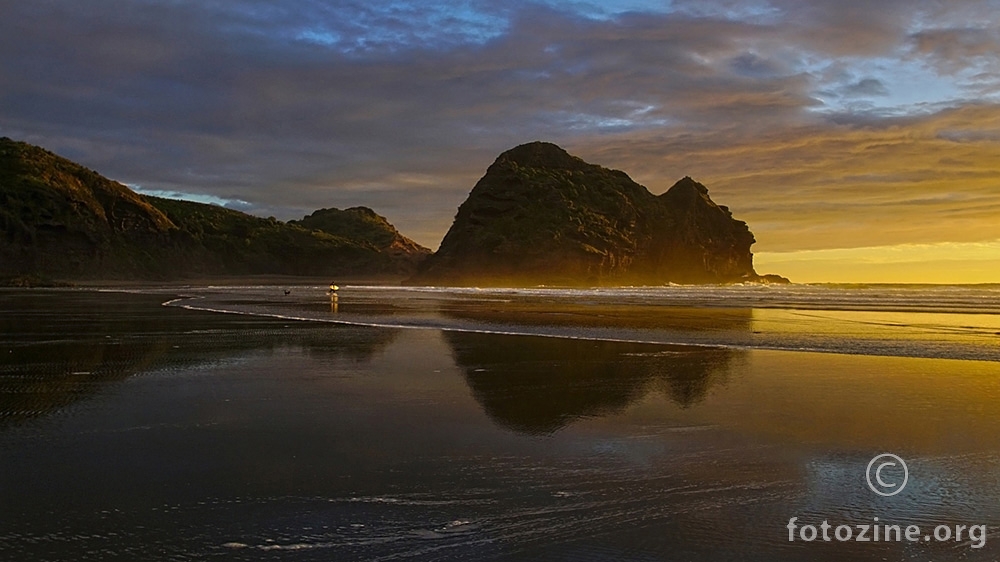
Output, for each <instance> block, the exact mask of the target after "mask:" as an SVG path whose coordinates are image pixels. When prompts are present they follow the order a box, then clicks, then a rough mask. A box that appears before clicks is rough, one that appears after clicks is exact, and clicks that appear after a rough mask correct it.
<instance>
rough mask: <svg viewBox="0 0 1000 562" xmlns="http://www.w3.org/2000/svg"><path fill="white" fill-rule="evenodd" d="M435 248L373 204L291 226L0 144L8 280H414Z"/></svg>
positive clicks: (1, 270) (1, 273)
mask: <svg viewBox="0 0 1000 562" xmlns="http://www.w3.org/2000/svg"><path fill="white" fill-rule="evenodd" d="M338 220H341V222H342V224H341V222H338ZM429 253H430V251H429V250H427V249H426V248H422V247H421V246H419V245H417V244H415V243H413V242H412V241H410V240H409V239H407V238H404V237H403V236H401V235H400V234H399V233H398V232H397V231H396V229H395V228H393V227H392V225H390V224H389V223H388V222H387V221H386V220H385V219H384V218H382V217H380V216H378V215H376V214H375V212H374V211H372V210H371V209H365V208H363V207H357V208H354V209H348V210H347V211H338V210H336V209H324V210H321V211H318V212H317V213H314V214H313V215H310V217H306V218H305V219H303V220H302V221H299V222H296V221H292V222H291V223H287V224H286V223H284V222H281V221H278V220H275V219H273V218H270V219H264V218H260V217H254V216H251V215H248V214H246V213H241V212H238V211H234V210H231V209H226V208H223V207H219V206H216V205H206V204H202V203H194V202H191V201H178V200H172V199H161V198H157V197H147V196H143V195H140V194H138V193H135V192H134V191H132V190H130V189H128V188H127V187H125V186H124V185H122V184H120V183H118V182H114V181H111V180H109V179H107V178H104V177H102V176H101V175H99V174H98V173H96V172H94V171H93V170H89V169H87V168H84V167H83V166H80V165H78V164H75V163H73V162H71V161H69V160H66V159H65V158H61V157H59V156H57V155H55V154H53V153H51V152H49V151H47V150H44V149H42V148H39V147H36V146H32V145H30V144H26V143H23V142H15V141H12V140H10V139H8V138H2V139H0V281H2V280H4V279H5V278H6V279H7V280H8V282H9V280H10V279H12V278H18V277H24V276H28V277H43V278H58V279H79V278H100V279H168V278H178V277H191V276H211V275H247V274H280V275H324V276H326V275H337V276H348V275H358V276H371V275H402V276H407V275H411V274H412V273H413V271H415V268H416V265H417V264H418V263H419V262H420V261H421V260H422V259H423V258H424V257H426V256H427V254H429Z"/></svg>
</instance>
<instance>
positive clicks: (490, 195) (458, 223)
mask: <svg viewBox="0 0 1000 562" xmlns="http://www.w3.org/2000/svg"><path fill="white" fill-rule="evenodd" d="M753 243H754V237H753V234H752V233H751V232H750V230H749V228H748V227H747V225H746V223H744V222H742V221H739V220H736V219H734V218H733V216H732V213H730V212H729V209H727V208H726V207H720V206H718V205H716V204H715V203H714V202H713V201H712V199H711V198H710V197H709V196H708V189H707V188H705V186H704V185H702V184H700V183H698V182H696V181H694V180H693V179H691V178H688V177H686V178H684V179H682V180H680V181H678V182H677V183H676V184H675V185H674V186H673V187H671V188H670V189H669V190H668V191H667V192H666V193H664V194H662V195H660V196H654V195H653V194H651V193H650V192H649V191H648V190H647V189H646V188H645V187H643V186H641V185H639V184H637V183H635V182H634V181H632V179H631V178H629V177H628V175H626V174H625V173H624V172H621V171H618V170H609V169H606V168H602V167H601V166H596V165H593V164H588V163H586V162H584V161H583V160H581V159H580V158H577V157H575V156H572V155H570V154H568V153H567V152H566V151H565V150H563V149H561V148H559V147H558V146H556V145H554V144H551V143H543V142H533V143H529V144H525V145H521V146H518V147H516V148H513V149H511V150H508V151H507V152H504V153H503V154H501V155H500V156H499V157H498V158H497V159H496V161H495V162H494V163H493V164H492V165H491V166H490V167H489V169H488V170H487V172H486V175H485V176H483V178H482V179H480V180H479V182H478V183H477V184H476V186H475V187H474V188H473V189H472V192H471V193H470V194H469V197H468V199H466V201H465V202H464V203H463V204H462V205H461V206H460V207H459V209H458V214H457V216H456V217H455V221H454V223H453V224H452V227H451V229H450V230H449V231H448V233H447V235H446V236H445V237H444V240H443V241H442V242H441V247H440V249H439V250H438V251H437V252H436V253H435V254H434V255H433V256H431V257H430V258H429V259H428V260H427V261H426V262H425V263H424V265H423V266H422V267H421V270H420V272H419V273H418V274H417V275H416V276H415V277H414V278H413V279H411V280H410V282H412V283H423V284H447V285H501V284H514V285H523V284H529V285H535V284H558V285H601V284H663V283H668V282H674V283H728V282H739V281H758V280H760V277H759V276H758V275H757V273H756V272H755V271H754V268H753V255H752V254H751V253H750V246H751V245H752V244H753Z"/></svg>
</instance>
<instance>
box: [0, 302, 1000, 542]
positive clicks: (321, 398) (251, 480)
mask: <svg viewBox="0 0 1000 562" xmlns="http://www.w3.org/2000/svg"><path fill="white" fill-rule="evenodd" d="M286 291H287V294H286ZM0 326H2V330H0V357H2V358H0V506H2V507H3V509H2V511H0V559H3V560H203V559H215V558H218V559H226V560H230V559H231V560H260V559H267V560H440V561H444V560H511V561H514V560H517V561H521V560H539V561H542V560H544V561H549V560H557V561H558V560H584V561H647V560H670V561H673V560H760V561H772V560H778V561H781V560H928V561H929V560H995V559H997V558H998V557H1000V476H998V475H1000V345H998V342H1000V286H997V285H981V286H906V285H896V286H892V285H855V286H837V285H747V286H669V287H634V288H601V289H590V290H585V289H573V290H569V289H558V288H535V289H484V288H459V289H455V288H400V287H374V286H372V287H365V286H344V287H342V288H341V290H340V291H338V293H337V294H336V295H335V296H331V295H329V294H327V291H326V287H325V286H312V287H310V286H299V285H297V286H290V287H279V286H184V287H179V286H172V287H143V288H135V287H108V288H105V289H101V290H93V289H52V290H2V291H0ZM885 453H891V454H894V455H896V456H897V457H898V459H899V460H900V461H903V462H905V464H906V467H907V471H906V473H905V474H903V473H896V472H893V471H895V470H896V469H898V468H899V466H898V465H886V466H884V471H883V472H878V473H872V472H871V470H872V466H879V465H872V466H869V464H870V463H871V462H872V461H873V460H875V458H876V457H877V456H879V455H882V454H885ZM880 462H881V461H880ZM872 474H874V482H876V483H880V482H881V479H883V478H888V479H889V480H890V482H889V485H890V487H889V488H885V489H883V491H885V490H889V489H892V491H896V489H898V493H896V494H894V495H881V494H879V493H877V492H876V490H875V488H873V487H872V486H870V485H869V481H872V479H873V476H872ZM901 476H905V482H904V479H902V478H900V477H901ZM893 488H896V489H893ZM823 522H828V523H829V524H830V525H831V528H830V531H829V533H828V536H829V540H825V539H824V536H823V533H824V532H825V531H823V530H822V528H821V524H822V523H823ZM862 525H868V526H870V527H874V526H875V525H882V526H883V527H884V526H887V525H896V526H899V527H900V528H901V529H904V530H905V529H906V528H908V527H911V526H914V527H917V528H919V533H918V534H916V535H914V537H915V538H916V540H907V539H906V538H905V537H904V538H901V539H900V540H878V541H865V540H855V538H857V535H858V534H860V528H859V527H860V526H862ZM808 526H812V527H813V530H814V531H817V535H816V536H815V537H814V538H813V539H811V540H807V539H808V538H809V536H810V533H809V532H808V529H807V531H806V532H805V533H804V534H803V532H802V529H803V527H808ZM838 526H844V527H845V528H846V530H851V532H852V538H851V539H849V540H840V539H839V538H838V535H836V532H840V531H844V530H843V529H837V527H838ZM959 526H962V527H963V530H962V532H964V535H963V536H962V537H961V538H959V537H958V536H957V535H958V534H959V533H958V527H959ZM946 527H947V529H948V531H949V535H948V538H947V539H945V538H944V529H945V528H946ZM980 529H982V530H983V532H982V533H980V532H979V531H980ZM935 533H937V534H935ZM840 536H845V535H844V534H843V533H842V534H841V535H840Z"/></svg>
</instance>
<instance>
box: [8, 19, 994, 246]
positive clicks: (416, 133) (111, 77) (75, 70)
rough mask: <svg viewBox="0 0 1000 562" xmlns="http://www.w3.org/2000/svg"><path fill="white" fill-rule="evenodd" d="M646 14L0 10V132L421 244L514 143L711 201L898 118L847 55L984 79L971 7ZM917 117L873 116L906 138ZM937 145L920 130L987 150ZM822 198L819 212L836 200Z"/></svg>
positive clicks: (151, 183)
mask: <svg viewBox="0 0 1000 562" xmlns="http://www.w3.org/2000/svg"><path fill="white" fill-rule="evenodd" d="M660 4H661V3H656V2H651V3H650V8H658V9H656V10H654V9H649V10H647V9H644V8H643V6H642V3H641V2H638V1H637V2H630V3H628V5H627V9H624V8H623V9H621V10H618V11H615V10H614V6H615V5H616V4H615V3H614V2H610V3H607V2H605V3H601V4H593V5H590V6H589V7H587V6H585V5H584V4H582V3H571V4H562V3H559V2H554V1H553V2H546V3H533V2H509V3H502V4H498V3H488V2H485V1H483V2H480V1H477V0H468V1H461V2H421V3H416V2H404V1H393V2H387V3H386V2H380V3H372V2H361V1H355V0H340V1H320V0H303V1H298V2H264V1H262V0H261V1H257V0H239V1H236V0H234V1H231V2H215V1H211V2H174V1H168V0H104V1H102V2H99V3H79V2H68V1H64V0H37V1H33V2H12V1H6V0H0V12H2V13H3V14H4V15H5V17H4V18H2V19H0V67H2V68H3V69H4V70H3V72H0V133H2V134H5V135H7V136H11V137H16V138H22V139H25V140H28V141H30V142H35V143H38V144H41V145H43V146H46V147H48V148H50V149H52V150H55V151H57V152H60V153H63V154H66V155H67V156H70V157H72V158H74V159H77V160H79V161H81V162H83V163H84V164H86V165H88V166H90V167H93V168H96V169H98V170H99V171H101V172H103V173H105V174H106V175H108V176H111V177H114V178H116V179H119V180H121V181H124V182H128V183H131V184H137V185H141V186H143V187H144V188H146V189H153V190H163V191H174V192H182V193H199V194H203V195H207V196H211V197H216V198H218V199H221V200H231V201H246V202H247V205H248V207H247V208H250V209H251V210H252V211H254V212H256V213H258V214H261V215H276V216H279V217H280V218H295V217H298V216H301V215H303V214H305V213H306V212H309V211H311V210H312V209H315V208H318V207H329V206H339V207H344V206H351V205H361V204H363V205H369V206H372V207H374V208H376V209H377V210H378V211H379V212H380V213H382V214H384V215H386V216H388V217H389V218H390V220H392V221H393V222H395V223H396V224H397V225H398V226H399V227H400V228H401V229H402V230H403V231H404V232H406V233H407V234H410V235H412V236H414V237H415V238H417V239H418V240H420V241H421V242H423V243H425V244H427V245H431V246H435V245H436V243H437V241H438V240H439V239H440V237H441V235H442V234H443V232H444V230H445V229H446V228H447V226H448V225H449V224H450V221H451V218H452V217H453V215H454V212H455V209H456V207H457V206H458V204H459V203H461V201H462V200H463V199H464V197H465V194H466V193H467V192H468V190H469V189H470V188H471V186H472V185H473V184H474V183H475V181H476V180H477V179H478V178H479V176H480V175H481V174H482V173H483V171H484V170H485V168H486V167H487V166H488V165H489V163H490V162H492V159H493V158H494V157H495V156H496V155H497V154H498V153H499V152H501V151H502V150H504V149H506V148H509V147H511V146H513V145H515V144H518V143H521V142H526V141H530V140H535V139H545V140H552V141H555V142H558V143H561V144H563V145H565V146H567V147H568V148H570V149H574V150H577V151H582V152H584V154H581V155H582V156H586V157H589V158H590V159H591V160H594V161H597V162H601V163H607V164H609V165H617V166H618V167H622V168H624V169H626V170H627V171H629V172H634V173H635V174H636V175H639V176H641V177H642V178H643V179H644V180H647V181H648V183H651V184H653V185H651V187H659V186H662V185H664V184H668V183H670V182H672V180H673V179H676V177H680V176H683V175H687V174H699V175H701V176H704V177H708V178H715V179H716V181H719V182H720V184H721V189H722V190H723V192H725V191H726V190H728V189H731V188H732V186H735V185H736V184H737V183H738V182H739V181H740V177H741V176H740V173H739V171H738V170H740V169H744V170H757V171H755V172H753V173H750V172H744V173H743V176H742V177H745V178H746V179H747V180H748V181H750V180H752V181H757V180H758V179H760V178H761V177H763V176H766V175H767V174H766V173H765V172H763V171H762V170H760V168H759V166H760V162H768V163H769V165H773V166H775V170H774V171H773V173H772V175H773V176H774V177H777V175H781V181H782V182H798V183H799V184H801V185H805V186H816V185H820V182H819V181H818V179H817V178H818V177H821V176H822V175H823V174H827V173H828V171H827V170H825V169H824V168H823V163H827V164H829V165H833V163H836V162H837V161H836V159H829V158H823V157H821V156H820V157H819V158H820V159H819V160H817V161H816V163H815V164H814V165H812V166H807V165H804V164H803V160H802V159H803V158H817V157H818V156H817V153H815V152H812V151H811V149H812V148H816V147H818V146H822V147H823V149H824V150H830V151H834V152H836V151H846V152H850V151H853V150H858V149H857V146H856V145H852V144H851V143H857V142H862V141H861V140H859V138H861V137H859V136H858V135H855V134H842V133H843V131H844V130H845V128H846V129H850V130H855V131H861V130H874V129H872V128H873V127H874V128H875V129H878V130H881V127H882V126H883V125H884V123H888V122H889V121H885V119H886V117H885V116H886V115H889V114H892V115H898V114H899V110H897V109H896V108H895V107H894V106H893V105H892V104H894V103H897V101H896V99H895V97H894V96H896V95H897V94H898V90H899V88H894V87H893V85H892V80H893V79H894V78H893V76H891V75H889V74H886V71H885V69H880V68H877V65H876V64H875V63H871V64H868V63H866V62H864V61H869V60H870V61H876V60H893V57H895V59H896V60H898V61H899V62H900V64H914V65H917V66H920V65H924V66H927V67H931V68H934V69H936V70H935V71H936V72H939V73H941V74H944V73H950V74H954V73H956V72H962V71H963V69H968V68H970V67H969V66H968V65H966V66H965V67H963V66H962V64H963V63H962V60H966V59H968V58H969V57H974V58H975V59H976V60H977V61H978V62H977V63H976V64H977V66H976V67H975V70H976V72H974V73H972V72H970V73H967V74H968V75H963V76H962V80H963V81H962V82H961V84H959V87H961V88H965V89H964V90H963V91H964V92H966V93H967V94H968V96H969V97H972V96H974V95H988V94H989V92H991V91H994V90H991V88H995V85H996V82H995V79H994V78H993V76H995V74H991V73H990V72H989V71H988V63H991V61H992V62H993V63H995V60H996V54H995V53H996V52H997V49H996V44H995V41H996V37H995V33H994V32H989V31H988V30H978V31H977V29H979V28H973V27H970V26H972V24H971V23H969V22H972V21H975V18H977V17H980V18H981V17H982V16H983V14H984V13H987V14H988V13H989V7H990V6H989V4H988V3H981V2H975V1H972V2H969V3H963V6H962V8H961V9H957V8H956V9H954V10H948V9H945V8H943V7H942V5H943V4H941V3H938V2H931V1H928V2H910V1H902V0H887V1H886V2H879V3H872V2H866V1H861V0H840V1H837V2H834V1H826V0H805V1H799V0H794V1H793V0H773V1H770V2H748V1H722V0H720V1H698V2H694V1H693V0H692V1H679V2H675V3H674V9H673V11H670V12H665V11H664V10H663V9H662V6H661V5H660ZM581 6H583V7H581ZM984 10H985V12H984ZM980 21H982V20H980ZM970 29H971V31H970ZM991 33H993V35H991ZM991 48H992V51H991ZM858 61H862V62H861V63H859V62H858ZM859 65H860V66H859ZM866 65H867V66H866ZM984 65H985V66H984ZM921 68H923V67H921ZM927 72H931V71H927ZM931 101H933V102H935V103H940V104H941V107H948V106H949V105H954V104H955V103H958V102H956V101H954V100H950V99H935V100H931ZM962 101H964V100H962ZM898 103H903V102H902V101H900V102H898ZM907 103H909V102H907ZM937 110H939V108H935V111H937ZM933 113H934V112H933V111H924V112H923V113H922V114H921V115H922V116H923V117H921V118H924V117H926V116H927V115H928V114H933ZM922 122H923V121H921V120H920V119H914V120H910V121H893V123H894V124H895V125H894V126H897V127H899V126H905V127H915V128H916V129H915V130H917V131H918V132H917V133H914V134H918V135H919V134H923V133H920V132H919V131H921V129H920V127H921V126H922V125H921V123H922ZM866 128H867V129H866ZM957 131H958V132H955V131H952V130H950V129H949V130H945V131H943V132H942V131H938V132H937V133H935V134H937V137H936V138H938V139H939V140H941V142H948V143H952V144H958V142H957V141H958V140H961V141H962V142H963V143H964V144H970V143H971V144H974V143H977V142H978V143H988V142H992V140H991V139H992V138H993V137H991V136H990V135H989V134H983V133H981V132H977V131H975V130H967V129H961V128H960V129H958V130H957ZM793 135H806V136H804V137H803V138H802V140H801V142H802V143H803V144H804V145H805V147H803V146H798V145H796V144H795V143H793V142H792V141H791V140H790V139H791V138H792V136H793ZM949 135H950V136H949ZM877 136H878V135H876V137H877ZM810 139H816V140H815V141H812V142H815V145H813V146H811V145H809V143H810V142H811V141H810ZM865 142H867V141H865ZM893 142H895V141H893ZM757 146H765V147H769V149H770V150H773V151H775V152H773V153H762V152H761V151H760V150H756V149H755V147H757ZM894 146H896V145H894ZM946 146H949V147H950V146H951V144H949V145H946ZM807 148H808V149H809V150H807ZM940 148H941V147H940V146H939V147H938V149H940ZM623 154H630V155H631V156H628V157H624V156H622V155H623ZM638 155H643V156H642V157H641V158H640V157H639V156H638ZM950 156H952V157H954V158H956V159H958V158H964V157H965V156H966V154H965V153H964V152H963V151H961V150H958V151H956V152H955V153H954V154H950ZM604 158H607V160H604ZM744 158H751V159H753V160H743V159H744ZM713 160H714V161H715V162H716V163H715V164H711V162H712V161H713ZM616 162H620V163H621V164H620V165H618V164H616ZM667 164H669V165H667ZM719 170H727V171H726V172H725V173H720V172H719ZM654 172H655V173H656V174H663V175H662V176H654V175H653V174H654ZM699 179H702V178H699ZM776 185H777V184H776ZM768 189H770V190H771V191H769V192H768V193H772V194H774V195H775V196H781V197H784V196H785V195H784V194H783V192H782V191H781V189H779V188H777V187H772V188H768ZM810 189H813V188H812V187H807V188H804V189H803V193H806V194H807V195H809V194H810V193H811V191H809V190H810ZM842 191H843V196H841V194H840V193H838V192H836V190H835V189H834V188H833V187H827V188H825V195H824V196H825V197H827V198H828V199H829V200H831V201H834V202H836V201H845V200H847V198H849V197H852V196H853V192H851V190H850V188H844V189H843V190H842ZM765 195H766V194H765ZM810 196H811V195H810ZM736 199H737V201H736V203H739V202H740V201H739V198H736ZM808 201H812V199H809V200H808ZM807 203H808V202H807ZM794 205H795V203H794V200H791V201H789V202H788V203H787V204H786V203H781V204H779V205H777V207H780V208H783V209H786V210H785V211H783V212H786V213H793V212H795V211H794V209H795V207H794ZM732 206H733V207H734V209H737V210H738V209H739V206H738V205H736V204H734V205H732ZM847 208H848V207H847V206H844V207H843V209H847ZM823 212H824V213H827V212H828V213H830V216H831V217H832V218H831V223H830V224H832V225H836V224H839V221H840V218H838V217H839V215H836V211H835V210H829V211H827V210H823ZM845 212H848V211H845ZM848 213H849V212H848ZM761 217H762V219H761V220H762V221H763V222H764V223H765V224H766V225H770V226H765V228H774V229H776V230H775V232H776V235H775V236H774V237H773V238H771V239H773V240H779V239H780V240H784V239H785V238H786V237H787V239H789V240H791V239H793V238H794V237H793V236H792V235H791V234H790V232H791V231H788V230H787V228H789V226H788V225H790V224H798V223H796V221H795V220H789V221H787V222H785V223H783V222H782V220H783V219H781V218H780V217H781V215H780V213H778V214H774V213H771V214H767V215H766V216H765V215H761ZM782 229H786V230H782ZM755 230H757V231H759V230H760V227H757V228H755ZM998 235H1000V234H998ZM758 238H761V239H762V240H764V239H767V238H768V237H766V236H764V237H762V236H758ZM782 243H783V242H782Z"/></svg>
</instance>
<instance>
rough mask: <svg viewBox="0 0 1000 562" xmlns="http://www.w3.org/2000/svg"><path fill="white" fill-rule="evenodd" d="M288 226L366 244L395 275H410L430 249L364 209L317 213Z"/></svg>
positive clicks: (291, 222)
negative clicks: (390, 262)
mask: <svg viewBox="0 0 1000 562" xmlns="http://www.w3.org/2000/svg"><path fill="white" fill-rule="evenodd" d="M288 224H290V225H294V226H300V227H302V228H305V229H306V230H320V231H322V232H326V233H327V234H332V235H334V236H340V237H341V238H345V239H348V240H353V241H355V242H358V243H361V244H368V245H369V246H371V247H372V248H373V249H375V250H377V251H378V252H379V253H381V254H384V255H386V256H388V257H390V258H392V259H393V261H394V263H395V265H396V266H397V269H398V272H399V273H404V272H406V271H410V272H412V271H414V270H415V268H416V266H417V265H419V264H420V262H422V261H423V260H425V259H426V258H427V256H429V255H431V251H430V249H428V248H425V247H423V246H421V245H420V244H417V243H416V242H414V241H413V240H410V239H409V238H407V237H405V236H403V235H402V234H400V233H399V231H398V230H396V227H394V226H392V224H391V223H389V221H388V220H387V219H386V218H385V217H383V216H382V215H379V214H377V213H376V212H375V211H373V210H371V209H369V208H368V207H351V208H348V209H344V210H340V209H332V208H331V209H319V210H317V211H313V213H312V214H310V215H306V216H305V217H303V218H302V220H297V221H289V222H288Z"/></svg>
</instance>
